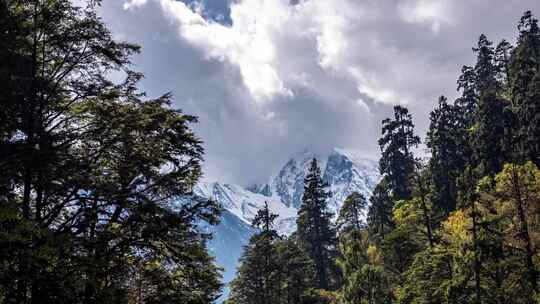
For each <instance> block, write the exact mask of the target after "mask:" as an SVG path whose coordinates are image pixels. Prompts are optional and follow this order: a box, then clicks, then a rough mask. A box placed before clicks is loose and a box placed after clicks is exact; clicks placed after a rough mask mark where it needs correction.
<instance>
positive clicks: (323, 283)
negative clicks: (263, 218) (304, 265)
mask: <svg viewBox="0 0 540 304" xmlns="http://www.w3.org/2000/svg"><path fill="white" fill-rule="evenodd" d="M325 187H326V185H325V183H324V182H323V180H322V177H321V170H320V169H319V165H318V163H317V160H316V159H313V160H312V162H311V166H310V168H309V172H308V174H307V175H306V177H305V180H304V195H303V197H302V205H301V206H300V209H299V210H298V219H297V221H296V224H297V227H298V231H297V233H298V240H299V242H300V244H301V246H302V247H303V248H304V250H305V251H306V252H307V254H308V255H309V257H310V258H311V259H312V260H313V264H314V267H315V274H316V280H317V287H318V288H320V289H329V288H330V287H331V283H332V282H331V280H332V273H333V272H334V269H335V266H334V257H335V251H336V231H335V229H334V227H333V225H332V221H331V219H332V213H331V212H330V211H329V210H328V206H327V199H328V197H329V195H330V194H329V192H327V191H326V190H325Z"/></svg>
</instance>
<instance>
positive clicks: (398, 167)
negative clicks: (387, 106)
mask: <svg viewBox="0 0 540 304" xmlns="http://www.w3.org/2000/svg"><path fill="white" fill-rule="evenodd" d="M418 144H420V138H419V137H418V136H416V135H415V134H414V123H413V121H412V116H411V114H409V110H407V108H404V107H402V106H395V107H394V117H393V119H391V118H386V119H384V120H383V121H382V137H381V138H380V139H379V147H380V148H381V159H380V161H379V170H380V172H381V175H382V176H383V178H384V180H385V181H386V185H387V186H388V187H389V190H390V195H391V197H392V199H393V200H394V201H397V200H402V199H409V198H411V189H410V185H409V184H410V178H411V175H412V173H413V171H414V156H413V153H412V150H413V148H415V147H417V146H418Z"/></svg>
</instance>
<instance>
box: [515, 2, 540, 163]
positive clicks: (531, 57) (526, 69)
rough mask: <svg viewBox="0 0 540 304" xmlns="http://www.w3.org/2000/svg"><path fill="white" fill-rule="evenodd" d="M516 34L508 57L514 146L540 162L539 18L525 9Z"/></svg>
mask: <svg viewBox="0 0 540 304" xmlns="http://www.w3.org/2000/svg"><path fill="white" fill-rule="evenodd" d="M518 30H519V37H518V43H517V46H516V47H515V48H514V49H513V52H512V56H511V60H510V92H511V96H512V105H513V107H514V112H516V113H517V116H518V117H517V120H516V122H517V126H516V129H517V131H516V132H515V133H516V136H517V144H516V145H517V147H516V148H515V151H516V152H517V154H518V157H519V160H520V161H524V160H526V159H531V160H532V161H533V162H534V163H535V164H536V165H540V148H539V143H538V136H540V131H539V130H540V118H539V117H540V114H539V113H540V107H539V106H538V99H537V98H538V96H539V95H540V94H539V93H538V91H539V86H538V81H539V80H538V79H540V78H539V77H540V76H538V73H539V72H538V70H539V67H540V29H539V27H538V20H537V19H536V18H534V16H533V15H532V13H531V12H530V11H527V12H525V14H524V15H523V17H521V20H520V22H519V25H518Z"/></svg>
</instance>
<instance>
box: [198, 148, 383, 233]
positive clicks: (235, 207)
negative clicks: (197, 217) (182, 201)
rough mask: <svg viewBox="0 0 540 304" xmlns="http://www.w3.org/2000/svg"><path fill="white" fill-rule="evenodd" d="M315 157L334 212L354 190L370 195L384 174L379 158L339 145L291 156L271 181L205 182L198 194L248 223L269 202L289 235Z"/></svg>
mask: <svg viewBox="0 0 540 304" xmlns="http://www.w3.org/2000/svg"><path fill="white" fill-rule="evenodd" d="M314 157H315V158H317V159H318V160H319V164H320V166H321V168H323V169H322V175H323V180H324V181H325V182H326V183H327V184H328V186H329V188H328V190H330V192H331V198H330V199H329V202H328V206H329V208H330V210H331V211H333V212H334V214H337V213H338V212H339V209H340V208H341V206H342V204H343V201H344V200H345V198H346V197H347V196H348V195H349V194H351V193H352V192H354V191H357V192H359V193H361V194H363V195H364V196H366V197H370V196H371V191H372V190H373V188H374V187H375V185H376V183H377V182H378V180H379V178H380V176H379V172H378V165H377V162H376V161H374V160H370V159H367V158H364V157H362V155H359V154H358V153H355V152H353V151H349V150H345V149H338V148H335V149H333V150H332V152H331V153H329V155H327V156H325V157H320V156H317V155H315V154H313V153H309V152H304V153H301V154H299V155H297V156H295V157H293V158H291V159H290V160H289V161H288V162H287V163H286V164H285V165H284V166H283V168H282V169H281V170H280V171H279V172H278V174H276V175H274V176H273V177H272V178H271V179H270V181H269V182H268V184H262V185H256V186H252V187H248V188H244V187H241V186H238V185H231V184H220V183H201V184H199V185H198V186H197V187H196V189H195V194H197V195H200V196H202V197H207V198H212V199H214V200H216V201H217V202H218V203H220V204H221V205H222V206H223V208H224V209H225V210H227V211H228V212H230V213H232V214H233V215H235V216H237V217H238V218H239V219H241V220H242V221H244V222H245V223H247V224H250V223H251V220H252V219H253V217H254V216H255V214H256V213H257V210H259V209H260V208H262V207H263V206H264V203H265V202H268V205H269V207H270V210H271V211H272V212H273V213H276V214H278V215H279V218H278V220H277V230H278V231H279V232H280V233H282V234H287V235H288V234H290V233H292V232H293V231H294V230H295V229H296V223H295V222H296V217H297V211H298V208H300V205H301V203H302V195H303V194H304V177H305V175H306V172H307V170H308V168H309V165H310V162H311V160H312V159H313V158H314Z"/></svg>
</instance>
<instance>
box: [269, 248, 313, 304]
mask: <svg viewBox="0 0 540 304" xmlns="http://www.w3.org/2000/svg"><path fill="white" fill-rule="evenodd" d="M277 251H278V256H279V264H280V265H281V267H282V274H281V302H279V303H283V304H297V303H300V304H302V303H306V304H307V303H310V302H309V299H308V296H307V295H306V294H307V292H308V290H309V289H310V288H312V287H313V285H314V284H313V283H314V282H313V279H314V277H315V273H314V270H313V264H312V262H311V260H310V259H309V257H308V256H307V255H306V253H305V252H304V251H303V250H302V248H300V247H299V246H298V244H297V243H296V241H295V239H293V238H288V239H285V240H283V241H281V242H278V243H277Z"/></svg>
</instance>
